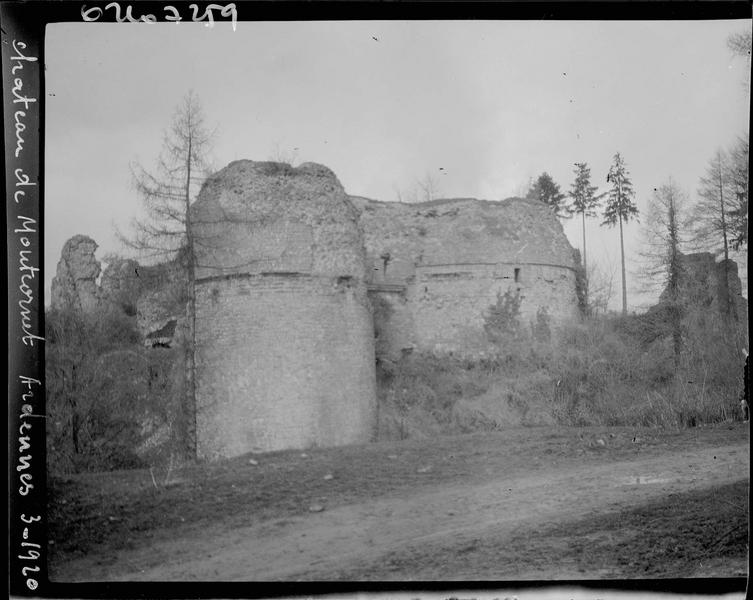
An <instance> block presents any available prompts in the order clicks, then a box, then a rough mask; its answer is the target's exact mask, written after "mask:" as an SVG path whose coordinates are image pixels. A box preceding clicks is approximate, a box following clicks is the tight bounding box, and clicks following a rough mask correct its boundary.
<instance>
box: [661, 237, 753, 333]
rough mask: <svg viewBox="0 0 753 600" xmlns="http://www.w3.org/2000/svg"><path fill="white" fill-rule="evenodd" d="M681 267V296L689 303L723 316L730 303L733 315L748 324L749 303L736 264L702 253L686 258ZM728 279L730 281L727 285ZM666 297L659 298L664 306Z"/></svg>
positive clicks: (681, 262)
mask: <svg viewBox="0 0 753 600" xmlns="http://www.w3.org/2000/svg"><path fill="white" fill-rule="evenodd" d="M680 265H681V270H680V294H681V297H682V298H683V299H684V300H685V301H686V302H687V303H688V304H690V305H693V304H695V305H698V306H702V307H704V309H705V310H712V311H715V312H719V313H721V312H724V310H725V308H726V307H727V305H728V303H729V308H730V310H731V311H732V315H733V316H734V317H735V318H736V319H737V320H739V321H740V322H741V323H745V324H747V322H748V303H747V301H746V300H745V298H744V297H743V295H742V283H741V281H740V277H739V275H738V272H737V270H738V268H737V263H736V262H735V261H733V260H727V261H724V260H721V261H719V262H717V261H716V259H715V257H714V255H713V254H711V253H710V252H698V253H695V254H684V255H682V256H681V260H680ZM725 278H726V279H727V282H728V283H727V285H726V286H725V284H724V280H725ZM727 290H729V298H728V297H727ZM666 295H667V292H666V291H664V292H663V293H662V295H661V297H660V299H659V301H660V303H661V302H663V301H664V299H665V298H666Z"/></svg>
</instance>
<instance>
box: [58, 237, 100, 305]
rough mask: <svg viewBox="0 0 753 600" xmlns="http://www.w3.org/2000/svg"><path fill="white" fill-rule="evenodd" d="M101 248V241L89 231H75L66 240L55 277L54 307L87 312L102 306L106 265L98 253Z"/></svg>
mask: <svg viewBox="0 0 753 600" xmlns="http://www.w3.org/2000/svg"><path fill="white" fill-rule="evenodd" d="M97 248H98V246H97V242H95V241H94V240H93V239H91V238H90V237H88V236H86V235H75V236H73V237H72V238H71V239H69V240H68V241H67V242H66V243H65V245H64V246H63V251H62V254H61V256H60V260H59V261H58V265H57V271H56V274H55V277H53V278H52V288H51V298H50V304H51V306H52V307H53V308H57V309H71V310H81V311H84V312H87V311H91V310H93V309H95V308H96V307H97V306H98V304H99V300H100V298H101V291H100V288H99V284H98V282H97V279H98V277H99V274H100V273H101V272H102V265H101V264H100V262H99V261H98V260H97V259H96V258H95V256H94V253H95V252H96V250H97Z"/></svg>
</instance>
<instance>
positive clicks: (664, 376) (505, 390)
mask: <svg viewBox="0 0 753 600" xmlns="http://www.w3.org/2000/svg"><path fill="white" fill-rule="evenodd" d="M515 314H516V311H515V303H514V300H513V299H511V297H510V296H508V297H507V299H505V297H504V296H500V297H499V298H498V301H497V304H496V307H495V311H492V312H491V313H490V325H489V330H491V331H494V332H495V333H498V332H501V331H505V330H506V331H507V332H508V333H509V332H510V331H511V329H510V328H509V324H510V322H511V319H512V318H513V316H514V315H515ZM649 318H651V319H653V318H656V315H650V316H649ZM704 319H705V320H706V326H704V327H701V326H696V325H695V324H694V323H695V321H693V315H692V313H689V315H688V316H686V328H685V332H684V339H683V348H684V349H683V354H682V356H681V360H680V361H679V363H678V362H677V361H676V358H675V354H674V348H673V343H672V338H671V331H670V330H669V329H666V330H664V331H663V333H662V334H661V335H659V336H655V337H652V336H647V335H646V326H645V323H641V322H638V321H636V320H635V319H632V320H630V319H625V318H623V317H618V316H602V317H592V318H590V319H586V320H583V321H581V322H579V323H574V324H571V325H567V326H565V327H561V328H559V329H557V330H554V331H550V338H549V339H547V336H546V335H542V334H541V332H542V331H543V330H544V328H543V327H542V326H541V325H540V324H539V323H533V324H532V327H531V332H532V335H531V336H530V337H528V336H526V335H523V332H522V330H521V329H520V328H517V329H515V331H516V335H515V337H514V338H513V339H512V340H510V339H509V338H508V341H507V342H506V343H504V344H501V343H500V344H498V345H497V347H496V351H495V352H493V353H487V354H486V355H484V356H479V357H477V358H475V359H473V360H471V359H468V358H465V359H458V358H454V357H451V356H450V357H442V358H439V357H436V356H433V355H429V354H413V355H411V356H409V357H406V358H404V359H403V360H401V361H399V362H397V363H394V364H391V365H390V370H389V375H387V374H386V373H382V374H381V376H380V378H379V380H378V381H379V393H380V406H382V407H387V409H386V414H387V413H388V414H390V415H391V418H394V419H398V420H401V422H402V423H403V426H402V429H401V434H400V435H403V436H416V435H431V434H433V433H436V431H441V432H443V433H463V432H467V431H475V430H491V429H500V428H504V427H510V426H519V425H523V426H526V425H540V424H548V423H557V424H562V425H571V426H585V425H609V426H616V425H628V426H630V425H633V426H657V427H672V428H676V427H693V426H697V425H700V424H702V423H713V422H720V421H725V420H728V419H733V418H739V407H738V401H739V394H740V392H741V390H742V365H743V357H742V354H741V353H740V352H739V351H738V349H737V347H738V346H742V344H744V343H745V339H744V330H742V329H740V328H739V326H738V327H737V328H735V327H731V329H730V326H725V325H724V322H723V320H721V316H719V318H718V319H717V318H716V317H714V316H713V315H709V314H705V315H704ZM541 320H542V321H543V318H542V319H541ZM489 330H488V331H489ZM381 433H382V435H387V437H389V436H390V435H395V430H394V428H393V430H392V433H389V432H387V429H385V428H382V430H381Z"/></svg>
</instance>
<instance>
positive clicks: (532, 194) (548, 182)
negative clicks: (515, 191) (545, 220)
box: [526, 172, 570, 217]
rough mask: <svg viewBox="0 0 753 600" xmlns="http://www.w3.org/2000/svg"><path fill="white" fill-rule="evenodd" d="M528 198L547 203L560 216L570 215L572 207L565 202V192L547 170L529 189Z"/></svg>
mask: <svg viewBox="0 0 753 600" xmlns="http://www.w3.org/2000/svg"><path fill="white" fill-rule="evenodd" d="M526 198H528V199H529V200H538V201H539V202H543V203H544V204H547V205H548V206H550V207H551V209H552V212H554V214H555V215H557V216H558V217H569V216H570V209H569V208H568V207H567V205H566V204H565V203H564V200H565V194H563V193H562V191H561V190H560V186H559V185H558V184H557V183H555V182H554V180H553V179H552V177H551V175H549V173H547V172H544V173H542V174H541V175H539V178H538V179H537V180H536V182H535V183H534V184H533V185H532V186H531V188H530V189H529V190H528V193H527V194H526Z"/></svg>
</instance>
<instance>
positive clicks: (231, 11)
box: [189, 4, 238, 31]
mask: <svg viewBox="0 0 753 600" xmlns="http://www.w3.org/2000/svg"><path fill="white" fill-rule="evenodd" d="M189 8H190V9H191V10H192V11H193V20H194V21H195V22H197V23H198V22H201V21H204V20H209V22H208V23H206V27H214V16H213V15H212V11H213V10H219V11H220V15H221V16H223V17H232V19H233V21H232V22H233V31H235V26H236V20H237V18H238V13H237V11H236V9H235V4H228V5H226V6H221V5H220V4H209V5H208V6H207V8H206V10H205V11H204V14H203V15H202V16H201V17H200V16H199V7H198V6H197V5H196V4H190V5H189Z"/></svg>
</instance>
